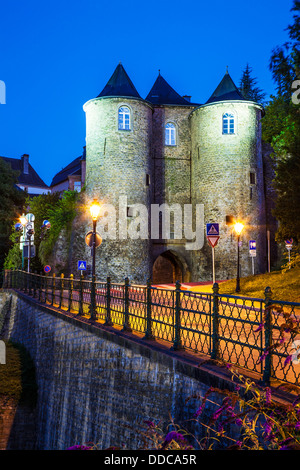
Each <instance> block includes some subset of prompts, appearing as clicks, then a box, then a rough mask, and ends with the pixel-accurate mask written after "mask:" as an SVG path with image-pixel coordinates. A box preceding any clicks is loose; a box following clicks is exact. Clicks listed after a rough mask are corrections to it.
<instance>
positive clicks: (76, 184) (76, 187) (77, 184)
mask: <svg viewBox="0 0 300 470" xmlns="http://www.w3.org/2000/svg"><path fill="white" fill-rule="evenodd" d="M74 191H77V192H78V193H80V191H81V181H74Z"/></svg>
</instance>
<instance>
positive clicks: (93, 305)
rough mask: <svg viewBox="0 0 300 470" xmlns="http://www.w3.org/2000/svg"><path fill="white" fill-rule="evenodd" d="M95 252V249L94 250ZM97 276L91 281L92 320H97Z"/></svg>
mask: <svg viewBox="0 0 300 470" xmlns="http://www.w3.org/2000/svg"><path fill="white" fill-rule="evenodd" d="M93 249H94V250H95V247H94V248H93ZM95 284H96V283H95V276H92V281H91V290H90V294H91V300H90V317H91V320H96V285H95Z"/></svg>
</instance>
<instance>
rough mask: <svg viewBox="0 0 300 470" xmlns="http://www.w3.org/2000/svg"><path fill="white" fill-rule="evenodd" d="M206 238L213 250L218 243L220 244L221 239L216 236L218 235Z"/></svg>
mask: <svg viewBox="0 0 300 470" xmlns="http://www.w3.org/2000/svg"><path fill="white" fill-rule="evenodd" d="M206 238H207V241H208V243H209V244H210V246H211V247H212V248H214V247H215V246H217V243H218V241H219V238H220V237H219V236H216V235H209V236H207V237H206Z"/></svg>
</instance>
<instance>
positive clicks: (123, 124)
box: [119, 106, 130, 131]
mask: <svg viewBox="0 0 300 470" xmlns="http://www.w3.org/2000/svg"><path fill="white" fill-rule="evenodd" d="M119 129H120V130H125V131H130V109H129V108H127V106H121V107H120V108H119Z"/></svg>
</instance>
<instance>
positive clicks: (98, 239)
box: [85, 231, 102, 247]
mask: <svg viewBox="0 0 300 470" xmlns="http://www.w3.org/2000/svg"><path fill="white" fill-rule="evenodd" d="M85 243H86V244H87V246H90V247H92V246H93V232H92V231H91V232H88V233H87V234H86V236H85ZM101 243H102V238H101V237H100V235H99V233H98V232H96V241H95V246H96V247H97V246H99V245H101Z"/></svg>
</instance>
